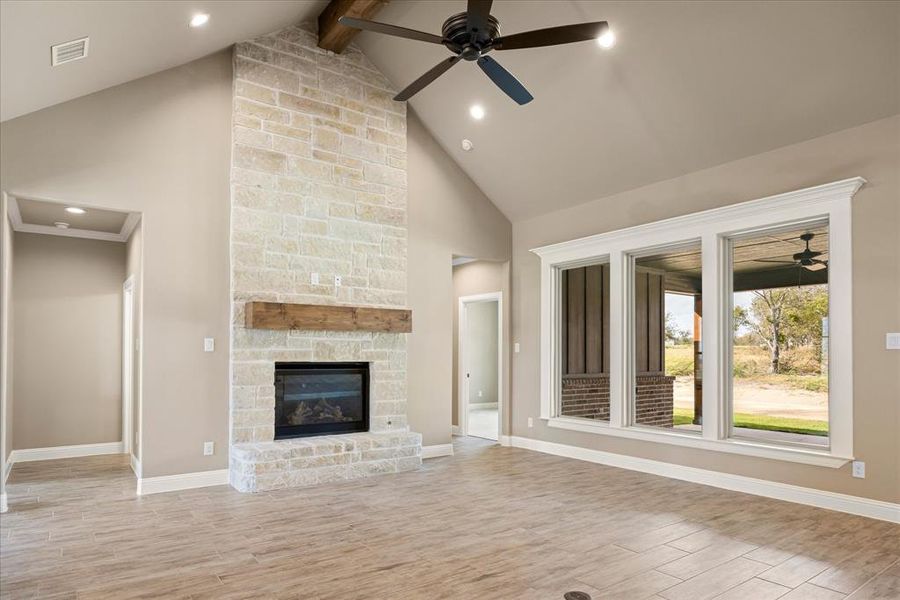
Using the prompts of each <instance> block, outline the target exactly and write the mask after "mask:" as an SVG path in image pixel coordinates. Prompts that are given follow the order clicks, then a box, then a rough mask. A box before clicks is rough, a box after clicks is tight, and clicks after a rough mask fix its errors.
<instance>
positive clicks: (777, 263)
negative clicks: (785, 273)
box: [753, 258, 797, 265]
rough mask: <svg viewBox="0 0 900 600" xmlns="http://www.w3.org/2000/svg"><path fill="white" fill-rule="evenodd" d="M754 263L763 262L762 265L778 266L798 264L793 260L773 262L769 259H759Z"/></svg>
mask: <svg viewBox="0 0 900 600" xmlns="http://www.w3.org/2000/svg"><path fill="white" fill-rule="evenodd" d="M753 262H761V263H772V264H776V265H796V264H797V262H796V261H793V260H771V259H768V258H757V259H754V261H753Z"/></svg>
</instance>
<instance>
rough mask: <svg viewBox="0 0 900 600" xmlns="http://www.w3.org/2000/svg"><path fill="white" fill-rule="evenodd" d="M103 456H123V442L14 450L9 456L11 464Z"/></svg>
mask: <svg viewBox="0 0 900 600" xmlns="http://www.w3.org/2000/svg"><path fill="white" fill-rule="evenodd" d="M101 454H122V442H104V443H101V444H79V445H77V446H51V447H49V448H28V449H25V450H13V451H12V452H10V454H9V462H10V463H20V462H32V461H35V460H55V459H58V458H78V457H80V456H99V455H101Z"/></svg>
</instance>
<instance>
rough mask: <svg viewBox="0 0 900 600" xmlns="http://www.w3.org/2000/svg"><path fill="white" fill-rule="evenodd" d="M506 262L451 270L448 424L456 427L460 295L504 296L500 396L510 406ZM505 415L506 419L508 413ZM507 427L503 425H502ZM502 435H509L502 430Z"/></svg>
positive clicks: (507, 277) (507, 269)
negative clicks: (450, 353) (450, 371)
mask: <svg viewBox="0 0 900 600" xmlns="http://www.w3.org/2000/svg"><path fill="white" fill-rule="evenodd" d="M509 270H510V267H509V262H491V261H486V260H478V261H475V262H470V263H466V264H464V265H460V266H458V267H453V336H452V340H451V345H452V348H453V360H452V371H453V377H452V384H451V406H452V409H451V410H452V412H451V422H452V423H453V424H454V425H459V309H458V307H459V299H460V297H461V296H474V295H476V294H487V293H490V292H501V293H502V294H503V298H504V300H505V301H504V302H503V312H504V315H503V318H504V325H503V331H504V333H505V335H504V343H506V347H505V348H504V357H503V362H504V368H503V378H504V381H503V397H504V402H507V406H509V404H508V401H509V377H508V376H509V364H508V361H509V352H510V348H509V331H510V328H509V314H510V302H509V300H508V299H509V290H510V283H509ZM505 416H507V417H508V416H509V411H507V412H506V415H505ZM504 425H506V424H504ZM504 432H508V430H507V429H505V428H504Z"/></svg>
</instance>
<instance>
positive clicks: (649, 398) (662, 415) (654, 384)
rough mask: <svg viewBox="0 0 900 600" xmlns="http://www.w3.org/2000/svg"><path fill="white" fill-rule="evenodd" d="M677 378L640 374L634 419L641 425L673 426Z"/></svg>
mask: <svg viewBox="0 0 900 600" xmlns="http://www.w3.org/2000/svg"><path fill="white" fill-rule="evenodd" d="M674 385H675V378H674V377H671V376H668V375H638V376H637V396H636V397H635V400H634V421H635V423H637V424H639V425H654V426H656V427H672V406H673V402H674V398H675V389H674Z"/></svg>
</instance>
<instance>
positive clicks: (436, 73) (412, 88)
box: [394, 55, 461, 102]
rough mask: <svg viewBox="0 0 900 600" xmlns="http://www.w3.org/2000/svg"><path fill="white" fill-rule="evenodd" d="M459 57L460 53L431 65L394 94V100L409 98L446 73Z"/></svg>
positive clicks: (400, 100)
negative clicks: (422, 73) (426, 70)
mask: <svg viewBox="0 0 900 600" xmlns="http://www.w3.org/2000/svg"><path fill="white" fill-rule="evenodd" d="M460 58H461V56H460V55H456V56H451V57H450V58H445V59H444V60H442V61H441V62H439V63H438V64H436V65H435V66H433V67H432V68H431V69H430V70H429V71H428V72H427V73H425V74H424V75H422V76H421V77H419V78H418V79H416V80H415V81H413V82H412V83H411V84H409V85H408V86H406V88H405V89H404V90H403V91H402V92H400V93H399V94H397V95H396V96H394V100H396V101H397V102H402V101H404V100H409V99H410V98H412V97H413V96H415V95H416V94H418V93H419V92H420V91H422V88H424V87H425V86H426V85H428V84H429V83H431V82H432V81H434V80H435V79H437V78H438V77H440V76H441V75H443V74H444V73H446V72H447V71H448V70H449V69H450V67H452V66H453V65H455V64H456V63H458V62H459V59H460Z"/></svg>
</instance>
